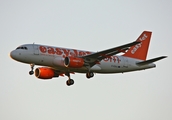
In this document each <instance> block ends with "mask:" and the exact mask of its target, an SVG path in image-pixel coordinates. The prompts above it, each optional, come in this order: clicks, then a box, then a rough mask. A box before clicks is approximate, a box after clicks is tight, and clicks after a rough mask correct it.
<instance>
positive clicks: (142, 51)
mask: <svg viewBox="0 0 172 120" xmlns="http://www.w3.org/2000/svg"><path fill="white" fill-rule="evenodd" d="M151 34H152V32H149V31H144V32H143V33H142V34H141V35H140V36H139V38H138V39H137V40H136V41H139V42H141V43H139V44H137V45H135V46H132V47H131V48H130V49H129V50H128V51H127V52H126V53H125V54H124V55H123V56H126V57H131V58H136V59H140V60H146V57H147V52H148V48H149V43H150V39H151Z"/></svg>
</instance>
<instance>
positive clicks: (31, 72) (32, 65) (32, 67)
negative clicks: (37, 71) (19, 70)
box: [29, 64, 35, 75]
mask: <svg viewBox="0 0 172 120" xmlns="http://www.w3.org/2000/svg"><path fill="white" fill-rule="evenodd" d="M30 66H31V71H29V75H33V74H34V71H33V69H34V66H35V64H30Z"/></svg>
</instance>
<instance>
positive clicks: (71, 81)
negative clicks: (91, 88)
mask: <svg viewBox="0 0 172 120" xmlns="http://www.w3.org/2000/svg"><path fill="white" fill-rule="evenodd" d="M65 75H66V76H68V78H69V79H68V80H67V81H66V85H67V86H71V85H73V84H74V80H73V79H71V78H70V73H66V74H65Z"/></svg>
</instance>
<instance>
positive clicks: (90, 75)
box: [86, 72, 94, 78]
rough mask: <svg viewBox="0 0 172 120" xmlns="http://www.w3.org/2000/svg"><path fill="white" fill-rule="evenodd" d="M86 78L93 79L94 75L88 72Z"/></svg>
mask: <svg viewBox="0 0 172 120" xmlns="http://www.w3.org/2000/svg"><path fill="white" fill-rule="evenodd" d="M86 77H87V78H92V77H94V73H93V72H88V73H86Z"/></svg>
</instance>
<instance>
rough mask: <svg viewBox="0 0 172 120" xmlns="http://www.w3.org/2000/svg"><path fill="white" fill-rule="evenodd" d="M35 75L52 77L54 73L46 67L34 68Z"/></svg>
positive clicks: (45, 77) (42, 77) (43, 77)
mask: <svg viewBox="0 0 172 120" xmlns="http://www.w3.org/2000/svg"><path fill="white" fill-rule="evenodd" d="M35 76H36V77H37V78H40V79H52V78H53V77H54V76H55V74H54V70H53V69H50V68H46V67H41V68H36V70H35Z"/></svg>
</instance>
